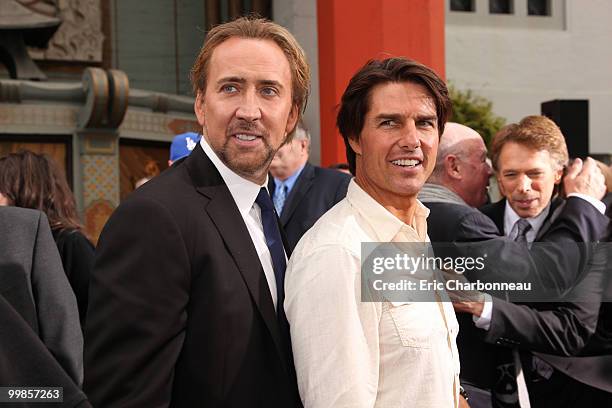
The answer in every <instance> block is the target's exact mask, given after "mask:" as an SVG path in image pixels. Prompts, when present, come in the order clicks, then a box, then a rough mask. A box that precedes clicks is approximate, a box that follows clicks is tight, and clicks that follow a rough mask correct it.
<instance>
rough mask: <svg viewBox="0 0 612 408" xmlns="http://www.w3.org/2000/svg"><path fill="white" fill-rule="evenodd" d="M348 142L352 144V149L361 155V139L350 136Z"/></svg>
mask: <svg viewBox="0 0 612 408" xmlns="http://www.w3.org/2000/svg"><path fill="white" fill-rule="evenodd" d="M348 142H349V146H351V149H353V151H354V152H355V154H356V155H358V156H361V144H360V143H359V140H358V139H355V138H352V137H349V138H348Z"/></svg>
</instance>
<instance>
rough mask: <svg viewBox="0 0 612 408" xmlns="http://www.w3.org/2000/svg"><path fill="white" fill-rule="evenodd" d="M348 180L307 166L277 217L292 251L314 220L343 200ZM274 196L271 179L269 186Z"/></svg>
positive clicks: (342, 176)
mask: <svg viewBox="0 0 612 408" xmlns="http://www.w3.org/2000/svg"><path fill="white" fill-rule="evenodd" d="M350 181H351V176H349V175H348V174H345V173H342V172H340V171H338V170H334V169H324V168H321V167H317V166H313V165H312V164H310V163H306V165H305V166H304V169H303V170H302V173H300V175H299V177H298V179H297V180H296V182H295V185H294V186H293V188H292V189H291V192H290V193H289V195H288V196H287V199H286V200H285V205H284V206H283V211H282V213H281V214H280V220H281V225H282V226H283V229H284V231H285V234H286V235H287V241H288V243H289V247H290V249H291V250H293V249H294V248H295V246H296V245H297V243H298V241H299V240H300V238H302V235H304V233H305V232H306V231H308V230H309V229H310V228H311V227H312V226H313V225H314V223H315V222H317V220H318V219H319V218H320V217H321V216H322V215H323V214H325V213H326V212H327V210H329V209H330V208H332V207H333V206H334V205H336V203H338V202H339V201H340V200H342V199H343V198H344V197H345V196H346V191H347V189H348V185H349V182H350ZM268 187H269V190H270V193H271V194H272V195H274V191H275V184H274V178H273V177H270V179H269V184H268Z"/></svg>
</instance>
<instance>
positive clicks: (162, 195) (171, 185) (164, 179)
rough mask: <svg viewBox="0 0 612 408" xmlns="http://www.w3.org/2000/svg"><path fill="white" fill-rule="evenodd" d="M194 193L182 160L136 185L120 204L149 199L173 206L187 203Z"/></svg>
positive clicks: (162, 204) (169, 206)
mask: <svg viewBox="0 0 612 408" xmlns="http://www.w3.org/2000/svg"><path fill="white" fill-rule="evenodd" d="M195 194H197V193H196V189H195V186H194V185H193V182H192V181H191V179H190V177H189V173H188V172H187V169H186V168H185V165H184V161H183V162H182V163H175V164H174V165H173V166H171V167H169V168H168V169H166V170H164V171H163V172H162V173H161V174H160V175H159V176H157V177H154V178H153V179H151V180H150V181H148V182H147V183H145V184H143V185H142V186H141V187H138V188H137V189H136V190H134V191H133V192H132V193H130V194H129V195H128V196H127V198H126V199H125V200H123V202H122V203H121V205H124V204H134V203H133V202H140V203H143V202H146V201H150V202H156V203H157V204H158V205H161V206H163V207H166V208H174V207H177V206H179V207H180V206H185V205H189V203H190V202H191V201H192V200H190V198H192V197H193V196H194V195H195Z"/></svg>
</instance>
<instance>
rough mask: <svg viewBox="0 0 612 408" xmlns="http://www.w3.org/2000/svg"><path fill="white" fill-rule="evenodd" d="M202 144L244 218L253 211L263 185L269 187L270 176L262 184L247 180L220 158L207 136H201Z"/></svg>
mask: <svg viewBox="0 0 612 408" xmlns="http://www.w3.org/2000/svg"><path fill="white" fill-rule="evenodd" d="M200 146H202V149H204V153H206V155H207V156H208V158H209V159H210V161H212V162H213V164H214V166H215V167H216V168H217V170H218V171H219V174H221V178H223V181H224V182H225V185H226V186H227V188H228V189H229V191H230V194H231V195H232V198H233V199H234V201H235V202H236V205H237V206H238V211H240V215H242V217H243V218H244V217H245V216H246V215H247V214H248V213H249V211H251V208H252V207H253V204H254V203H255V199H256V198H257V195H258V194H259V190H260V189H261V188H262V187H265V188H266V190H267V189H268V177H266V181H265V183H264V184H263V185H261V186H260V185H259V184H256V183H253V182H252V181H250V180H247V179H245V178H244V177H242V176H239V175H238V174H236V173H235V172H234V171H233V170H231V169H230V168H229V167H227V166H226V165H225V163H223V162H222V161H221V159H219V157H218V156H217V154H216V153H215V151H214V150H213V149H212V147H210V145H209V144H208V142H207V141H206V137H201V138H200ZM268 193H269V192H268Z"/></svg>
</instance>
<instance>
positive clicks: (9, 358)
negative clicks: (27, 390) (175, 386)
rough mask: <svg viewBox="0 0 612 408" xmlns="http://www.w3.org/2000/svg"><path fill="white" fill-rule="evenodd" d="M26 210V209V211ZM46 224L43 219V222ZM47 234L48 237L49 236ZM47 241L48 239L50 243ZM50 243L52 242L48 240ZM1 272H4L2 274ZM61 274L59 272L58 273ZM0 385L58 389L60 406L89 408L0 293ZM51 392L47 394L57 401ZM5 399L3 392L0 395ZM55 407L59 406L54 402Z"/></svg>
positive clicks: (46, 349) (71, 380)
mask: <svg viewBox="0 0 612 408" xmlns="http://www.w3.org/2000/svg"><path fill="white" fill-rule="evenodd" d="M28 211H29V210H28ZM45 222H46V220H45ZM49 235H50V234H49ZM50 241H51V240H50ZM51 243H53V242H52V241H51ZM3 272H4V271H3ZM62 273H63V272H62ZM0 327H2V330H0V361H2V364H0V384H2V386H4V387H6V386H13V387H16V388H19V387H24V386H28V387H51V386H53V387H62V389H63V390H62V398H63V402H62V403H61V406H62V407H66V408H72V407H75V408H76V407H79V408H87V407H88V408H91V405H90V404H89V402H88V401H87V397H86V396H85V394H83V391H81V389H80V387H79V386H78V385H77V384H76V383H75V382H74V379H73V378H71V377H70V376H69V375H68V374H67V373H66V371H65V370H64V369H63V368H62V366H61V365H60V364H59V363H58V361H57V360H56V359H55V357H54V356H53V354H51V353H50V352H49V349H48V348H47V347H46V346H45V344H44V343H43V342H42V341H41V339H40V337H38V334H37V333H36V332H35V331H34V330H33V329H32V324H31V322H29V321H27V320H25V319H24V315H23V311H22V310H17V309H16V308H15V306H14V303H12V302H11V301H9V300H8V299H7V298H5V297H4V294H3V293H0ZM57 395H59V394H55V393H54V392H53V391H52V392H51V394H50V395H49V396H50V397H51V398H52V399H48V400H47V402H49V403H53V402H54V401H53V399H55V400H56V401H59V398H57ZM4 396H6V391H5V392H4ZM56 404H57V405H56V406H60V405H59V403H57V402H56ZM2 405H3V406H5V407H28V406H30V407H31V406H36V405H38V404H34V403H28V402H22V403H19V402H13V403H10V404H6V403H5V404H2Z"/></svg>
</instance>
